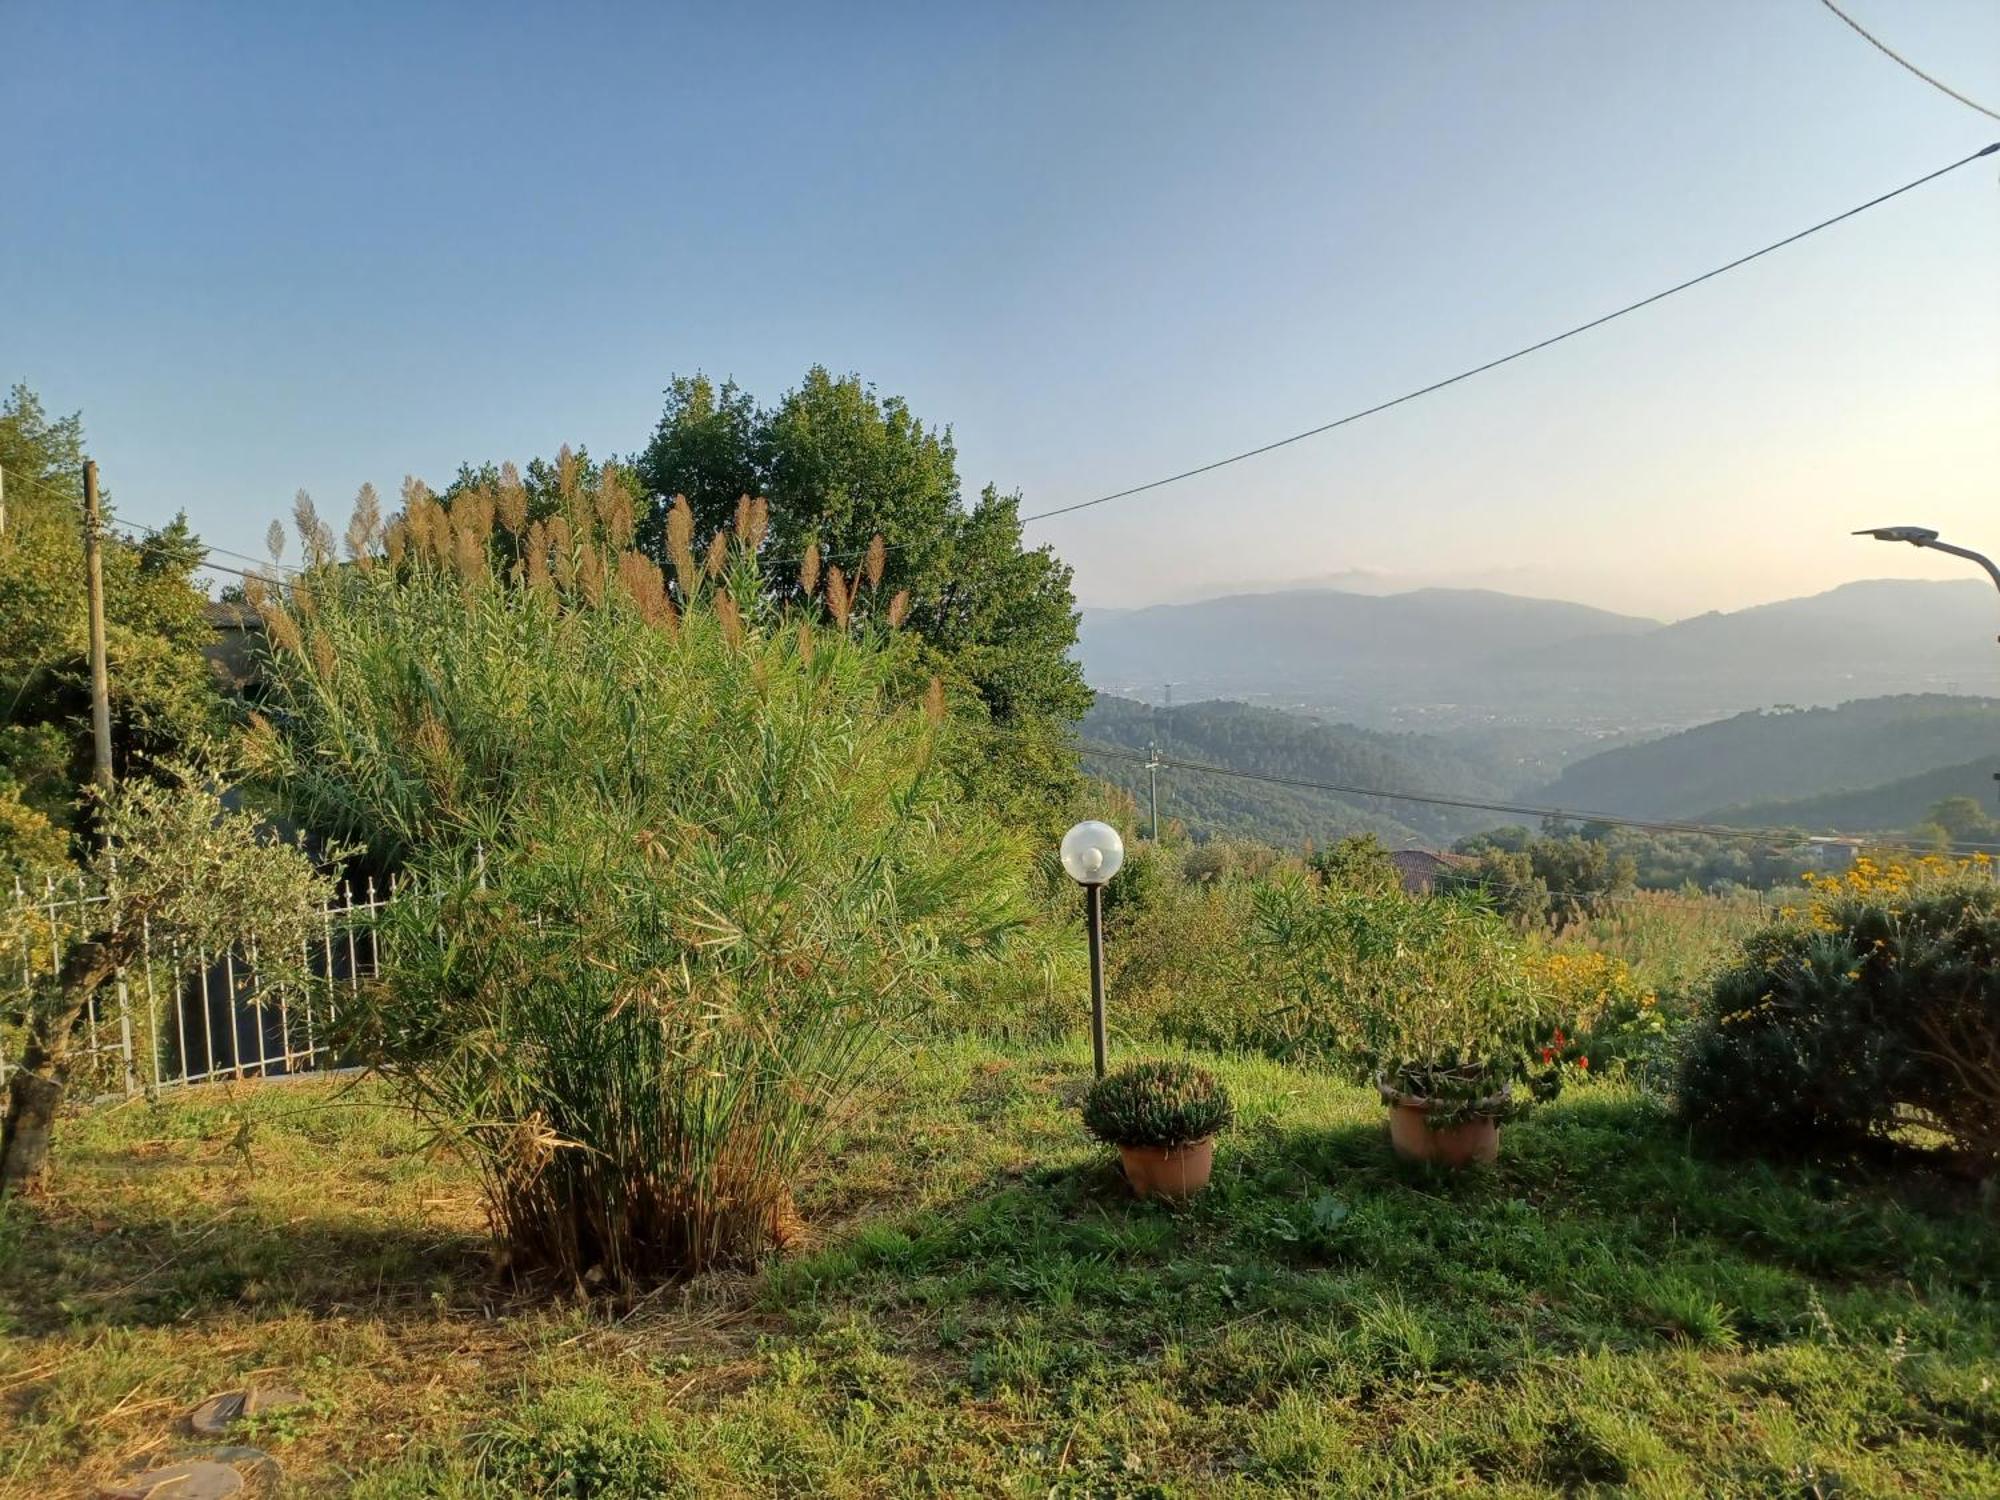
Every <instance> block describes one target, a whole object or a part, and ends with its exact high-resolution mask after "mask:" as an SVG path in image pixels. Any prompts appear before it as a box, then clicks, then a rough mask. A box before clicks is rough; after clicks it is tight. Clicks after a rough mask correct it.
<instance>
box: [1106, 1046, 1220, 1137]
mask: <svg viewBox="0 0 2000 1500" xmlns="http://www.w3.org/2000/svg"><path fill="white" fill-rule="evenodd" d="M1231 1116H1232V1110H1231V1107H1230V1103H1229V1091H1228V1090H1227V1089H1225V1088H1223V1086H1222V1085H1221V1084H1220V1083H1218V1082H1217V1081H1216V1078H1215V1075H1214V1074H1213V1073H1211V1072H1209V1071H1208V1070H1207V1069H1205V1068H1197V1067H1196V1066H1194V1064H1192V1063H1184V1062H1142V1063H1132V1064H1130V1065H1128V1066H1126V1067H1123V1068H1120V1069H1118V1070H1117V1071H1116V1072H1114V1073H1111V1074H1108V1075H1107V1076H1105V1077H1103V1078H1100V1079H1098V1080H1097V1082H1096V1083H1095V1084H1093V1085H1092V1086H1091V1090H1090V1093H1089V1094H1088V1095H1087V1096H1086V1097H1085V1098H1084V1101H1083V1125H1084V1129H1086V1130H1088V1131H1089V1132H1090V1133H1091V1134H1092V1135H1094V1136H1096V1137H1097V1139H1099V1140H1100V1141H1103V1142H1104V1143H1105V1144H1107V1145H1111V1146H1185V1145H1187V1144H1188V1143H1189V1142H1190V1141H1201V1140H1206V1139H1208V1137H1210V1136H1212V1135H1214V1134H1216V1133H1217V1132H1219V1131H1221V1130H1224V1129H1226V1128H1227V1127H1228V1125H1229V1121H1230V1119H1231Z"/></svg>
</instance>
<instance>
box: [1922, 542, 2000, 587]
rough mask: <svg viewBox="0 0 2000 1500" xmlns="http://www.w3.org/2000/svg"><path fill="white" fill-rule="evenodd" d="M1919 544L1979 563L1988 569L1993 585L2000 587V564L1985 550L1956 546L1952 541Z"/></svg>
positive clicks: (1987, 574) (1987, 573) (1987, 572)
mask: <svg viewBox="0 0 2000 1500" xmlns="http://www.w3.org/2000/svg"><path fill="white" fill-rule="evenodd" d="M1919 545H1921V546H1925V547H1929V548H1931V549H1932V550H1933V551H1937V552H1949V553H1950V554H1951V555H1952V556H1953V557H1962V558H1965V559H1966V560H1967V561H1968V562H1976V563H1978V564H1979V566H1980V567H1982V568H1984V569H1985V570H1986V576H1987V577H1989V578H1991V579H1992V580H1993V586H1994V587H1995V588H1996V589H2000V564H1996V563H1995V562H1994V561H1993V559H1992V558H1990V557H1988V556H1986V555H1985V554H1984V553H1983V552H1974V551H1973V550H1972V549H1971V548H1970V547H1954V546H1953V545H1952V544H1951V543H1950V542H1940V541H1929V542H1923V543H1920V544H1919Z"/></svg>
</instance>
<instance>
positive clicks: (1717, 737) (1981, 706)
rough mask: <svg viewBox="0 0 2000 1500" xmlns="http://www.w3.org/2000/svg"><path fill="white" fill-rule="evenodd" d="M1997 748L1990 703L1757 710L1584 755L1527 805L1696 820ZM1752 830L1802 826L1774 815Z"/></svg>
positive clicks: (1914, 701) (1997, 715)
mask: <svg viewBox="0 0 2000 1500" xmlns="http://www.w3.org/2000/svg"><path fill="white" fill-rule="evenodd" d="M1996 747H2000V701H1996V700H1994V699H1991V698H1960V697H1952V696H1949V695H1946V694H1941V693H1925V694H1905V695H1901V696H1897V697H1890V698H1866V699H1860V700H1857V701H1855V702H1851V703H1843V704H1841V705H1840V706H1839V707H1838V708H1809V709H1795V708H1774V709H1762V710H1756V711H1753V712H1750V713H1742V714H1737V715H1735V716H1734V717H1733V718H1728V719H1722V720H1719V721H1718V722H1716V723H1713V724H1703V725H1701V726H1699V727H1698V728H1695V729H1689V730H1684V731H1682V732H1681V733H1679V734H1673V735H1668V736H1667V737H1666V738H1665V739H1659V740H1651V741H1648V742H1646V743H1644V744H1639V745H1628V746H1625V747H1623V748H1621V749H1617V750H1607V751H1605V752H1603V753H1602V754H1599V755H1593V756H1591V757H1589V758H1588V759H1587V760H1581V761H1578V762H1577V763H1576V764H1575V765H1572V766H1570V767H1568V768H1567V769H1566V770H1565V771H1564V772H1563V773H1562V774H1561V775H1560V776H1558V777H1556V778H1555V780H1553V781H1552V782H1550V783H1549V784H1548V785H1547V786H1545V787H1543V788H1542V789H1541V790H1540V791H1538V792H1536V793H1535V794H1534V799H1533V800H1535V801H1537V802H1540V803H1545V804H1547V805H1549V806H1554V807H1563V808H1571V809H1575V810H1577V811H1579V812H1600V813H1611V814H1617V815H1621V816H1628V817H1701V816H1704V815H1706V814H1708V813H1711V812H1713V811H1715V810H1716V809H1717V808H1737V809H1743V808H1745V807H1746V806H1748V805H1753V804H1767V803H1775V802H1784V803H1787V804H1790V803H1796V802H1798V801H1800V799H1806V798H1820V797H1823V796H1825V795H1826V794H1829V793H1841V794H1847V793H1853V792H1857V791H1862V790H1865V789H1868V788H1876V787H1881V786H1883V784H1884V783H1888V782H1893V781H1900V780H1903V779H1905V778H1910V777H1917V776H1920V775H1921V774H1922V773H1925V772H1929V771H1934V770H1936V769H1937V768H1939V767H1947V766H1961V765H1963V764H1965V763H1966V762H1968V761H1971V760H1974V759H1976V758H1977V757H1979V756H1981V755H1983V754H1988V753H1990V752H1992V751H1994V750H1995V749H1996ZM1959 790H1962V788H1960V787H1958V786H1956V785H1954V786H1953V788H1952V792H1953V793H1955V792H1957V791H1959ZM1951 794H1952V793H1940V794H1938V795H1951ZM1930 800H1932V801H1935V800H1936V797H1935V796H1934V797H1932V798H1931V799H1930ZM1897 805H1898V806H1900V805H1901V804H1900V802H1899V803H1898V804H1897ZM1922 811H1923V808H1922V807H1918V808H1917V813H1918V814H1919V815H1921V813H1922ZM1756 821H1758V822H1780V823H1784V824H1788V825H1789V824H1792V823H1796V822H1798V821H1800V820H1799V818H1797V817H1795V816H1785V817H1777V816H1775V815H1774V816H1772V817H1770V818H1758V819H1757V820H1756ZM1878 826H1879V825H1878ZM1891 826H1896V825H1891Z"/></svg>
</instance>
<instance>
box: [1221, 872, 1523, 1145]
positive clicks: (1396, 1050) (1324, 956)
mask: <svg viewBox="0 0 2000 1500" xmlns="http://www.w3.org/2000/svg"><path fill="white" fill-rule="evenodd" d="M1254 909H1255V914H1256V927H1255V933H1254V942H1255V944H1256V958H1257V961H1258V964H1259V967H1260V969H1261V970H1262V971H1263V972H1264V973H1265V974H1266V975H1267V976H1268V982H1269V983H1270V984H1271V985H1272V986H1273V988H1274V989H1275V991H1276V992H1277V993H1278V994H1279V995H1280V996H1281V997H1282V1004H1281V1005H1280V1007H1279V1008H1278V1009H1277V1010H1275V1011H1274V1012H1273V1013H1272V1016H1271V1034H1272V1039H1273V1040H1274V1041H1275V1042H1277V1043H1278V1044H1279V1045H1280V1047H1281V1049H1282V1050H1284V1051H1288V1052H1297V1053H1300V1054H1303V1055H1309V1056H1318V1057H1324V1058H1327V1059H1330V1060H1332V1061H1334V1062H1336V1063H1339V1064H1341V1065H1344V1066H1345V1067H1346V1068H1348V1069H1349V1070H1350V1071H1352V1072H1354V1073H1356V1074H1357V1075H1360V1076H1373V1077H1375V1078H1377V1079H1379V1080H1381V1081H1382V1082H1383V1084H1384V1086H1385V1087H1389V1088H1393V1089H1394V1090H1396V1091H1397V1092H1399V1093H1404V1094H1411V1095H1415V1096H1418V1097H1421V1098H1426V1099H1431V1100H1435V1101H1440V1102H1442V1103H1444V1104H1446V1105H1448V1106H1455V1107H1460V1108H1471V1107H1473V1106H1474V1105H1477V1104H1479V1103H1481V1102H1482V1101H1485V1100H1487V1099H1489V1098H1490V1097H1492V1096H1494V1095H1496V1094H1498V1093H1499V1092H1500V1091H1501V1090H1502V1089H1504V1088H1505V1087H1506V1086H1507V1084H1508V1083H1510V1082H1511V1081H1513V1080H1515V1079H1517V1078H1525V1077H1527V1076H1528V1073H1529V1067H1530V1060H1531V1057H1532V1056H1533V1055H1534V1049H1535V1048H1536V1046H1537V1044H1538V1043H1539V1041H1540V1033H1541V1028H1542V1026H1543V1024H1544V1021H1545V1019H1546V1017H1545V1011H1546V1002H1545V998H1544V997H1543V995H1542V994H1541V993H1540V992H1539V990H1538V988H1537V986H1536V985H1535V983H1534V981H1533V976H1532V975H1531V973H1530V972H1529V970H1528V969H1527V967H1526V966H1525V965H1524V964H1523V963H1522V962H1521V953H1520V946H1519V943H1518V941H1517V940H1516V938H1515V937H1514V936H1513V934H1512V932H1511V931H1510V930H1509V929H1508V927H1507V924H1506V923H1505V921H1503V920H1502V919H1501V918H1500V917H1499V916H1498V915H1496V914H1495V913H1494V912H1493V911H1492V909H1491V908H1489V907H1487V906H1485V905H1483V904H1481V903H1480V902H1479V901H1478V900H1477V899H1476V898H1474V897H1471V896H1427V897H1419V896H1410V895H1407V894H1405V893H1404V892H1403V891H1401V890H1400V889H1379V890H1369V889H1365V888H1354V887H1347V886H1339V885H1333V884H1325V885H1320V884H1315V883H1313V882H1309V881H1304V880H1299V879H1296V878H1290V879H1279V880H1275V881H1272V882H1270V883H1268V884H1266V885H1264V886H1262V887H1260V888H1259V889H1258V891H1257V892H1256V896H1255V900H1254ZM1431 1113H1432V1115H1433V1116H1435V1117H1437V1118H1438V1120H1439V1121H1440V1122H1448V1116H1449V1113H1450V1111H1449V1109H1447V1110H1443V1111H1440V1110H1436V1109H1434V1110H1433V1111H1432V1112H1431Z"/></svg>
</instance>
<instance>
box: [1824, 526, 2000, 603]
mask: <svg viewBox="0 0 2000 1500" xmlns="http://www.w3.org/2000/svg"><path fill="white" fill-rule="evenodd" d="M1854 534H1855V535H1856V536H1872V537H1874V538H1875V540H1876V541H1878V542H1908V543H1909V544H1910V545H1911V546H1912V547H1928V548H1930V549H1931V551H1933V552H1949V553H1950V554H1951V555H1952V556H1953V557H1963V558H1966V559H1967V560H1969V561H1971V562H1976V563H1978V564H1979V566H1980V567H1982V568H1984V569H1985V570H1986V576H1987V577H1989V578H1991V579H1992V580H1993V586H1994V587H1995V588H2000V564H1996V563H1995V562H1994V561H1993V559H1992V558H1990V557H1987V556H1985V555H1984V554H1983V553H1979V552H1974V551H1973V550H1972V549H1971V548H1970V547H1955V546H1953V545H1952V544H1951V543H1950V542H1943V541H1939V540H1938V534H1937V533H1936V532H1935V531H1932V530H1931V529H1930V528H1929V527H1928V526H1871V527H1868V528H1867V529H1866V530H1863V531H1857V532H1855V533H1854Z"/></svg>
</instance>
